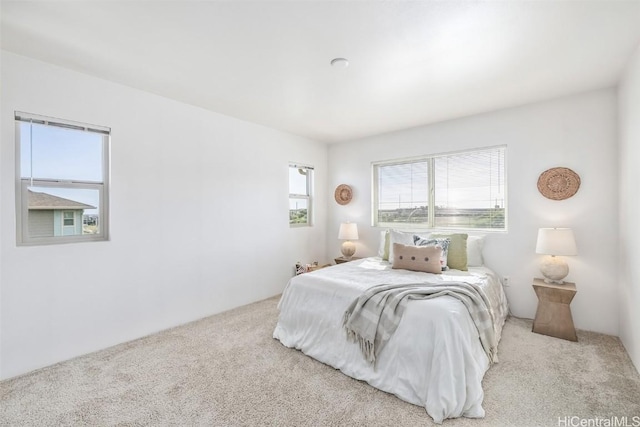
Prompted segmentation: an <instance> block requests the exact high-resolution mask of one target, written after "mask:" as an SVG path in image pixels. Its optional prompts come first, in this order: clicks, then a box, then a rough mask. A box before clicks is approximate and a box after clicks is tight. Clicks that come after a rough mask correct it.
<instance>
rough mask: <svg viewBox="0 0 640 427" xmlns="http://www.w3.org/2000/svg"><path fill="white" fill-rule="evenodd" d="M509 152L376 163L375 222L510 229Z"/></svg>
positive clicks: (498, 150)
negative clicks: (508, 226)
mask: <svg viewBox="0 0 640 427" xmlns="http://www.w3.org/2000/svg"><path fill="white" fill-rule="evenodd" d="M505 152H506V148H505V147H492V148H486V149H481V150H474V151H466V152H460V153H452V154H442V155H433V156H425V157H421V158H416V159H410V160H402V161H391V162H380V163H375V164H374V165H373V175H374V202H373V203H374V206H373V213H374V214H373V222H374V226H382V227H394V226H401V225H403V224H404V225H409V224H410V225H411V226H412V227H426V228H438V229H443V228H450V229H483V230H506V225H507V224H506V189H505V171H506V167H505Z"/></svg>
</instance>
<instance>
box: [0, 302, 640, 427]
mask: <svg viewBox="0 0 640 427" xmlns="http://www.w3.org/2000/svg"><path fill="white" fill-rule="evenodd" d="M277 301H278V300H277V299H276V298H271V299H268V300H265V301H261V302H258V303H255V304H251V305H248V306H245V307H241V308H238V309H235V310H232V311H229V312H226V313H222V314H219V315H216V316H212V317H209V318H206V319H203V320H200V321H198V322H194V323H191V324H188V325H185V326H182V327H178V328H175V329H171V330H168V331H164V332H162V333H159V334H156V335H152V336H149V337H146V338H143V339H140V340H137V341H134V342H131V343H126V344H122V345H119V346H116V347H113V348H110V349H107V350H104V351H100V352H97V353H93V354H90V355H87V356H83V357H79V358H76V359H73V360H70V361H67V362H64V363H60V364H57V365H54V366H51V367H48V368H45V369H41V370H39V371H36V372H33V373H30V374H27V375H24V376H21V377H18V378H14V379H11V380H7V381H4V382H2V383H0V387H1V388H0V425H3V426H4V425H9V426H23V425H24V426H40V425H56V426H58V425H91V426H104V425H171V426H175V425H180V426H205V425H206V426H260V425H272V426H351V425H354V426H364V425H366V426H391V425H393V426H418V425H423V426H428V425H433V422H432V420H431V418H430V417H429V416H428V415H427V413H426V412H425V410H424V409H423V408H421V407H418V406H414V405H411V404H408V403H405V402H403V401H401V400H399V399H397V398H396V397H394V396H392V395H389V394H387V393H384V392H381V391H378V390H376V389H374V388H372V387H370V386H369V385H367V384H365V383H362V382H360V381H356V380H353V379H351V378H348V377H347V376H345V375H343V374H341V373H340V372H339V371H336V370H334V369H333V368H330V367H328V366H326V365H323V364H321V363H319V362H316V361H315V360H313V359H311V358H309V357H307V356H305V355H303V354H302V353H300V352H299V351H295V350H291V349H287V348H285V347H283V346H282V345H281V344H280V343H279V341H276V340H274V339H273V338H271V335H272V331H273V328H274V326H275V323H276V319H277V309H276V304H277ZM578 338H579V342H578V343H572V342H569V341H564V340H559V339H555V338H551V337H546V336H542V335H538V334H533V333H531V321H527V320H521V319H515V318H510V319H509V320H508V321H507V324H506V325H505V329H504V333H503V338H502V341H501V343H500V348H499V356H500V363H498V364H496V365H494V366H493V367H492V368H491V369H490V370H489V372H488V373H487V375H486V376H485V379H484V382H483V386H484V390H485V400H484V407H485V410H486V412H487V415H486V417H485V418H484V419H466V418H461V419H453V420H445V422H444V425H445V426H475V427H480V426H535V427H540V426H573V425H587V424H578V423H580V422H582V420H587V421H584V422H589V421H588V420H590V419H593V420H595V419H600V422H601V424H599V425H606V424H602V422H604V421H602V419H603V418H607V419H610V420H611V419H612V418H615V419H616V420H621V421H625V422H626V423H627V424H628V425H636V426H638V425H640V376H639V375H638V372H637V371H636V370H635V368H634V367H633V365H632V364H631V361H630V359H629V357H628V356H627V354H626V353H625V351H624V349H623V347H622V345H621V343H620V341H619V340H618V339H617V338H615V337H610V336H606V335H601V334H596V333H590V332H580V331H579V332H578ZM572 417H576V418H572ZM623 417H627V419H626V420H625V419H624V418H623ZM634 417H637V418H634ZM634 421H637V422H636V424H633V422H634ZM594 423H595V421H594ZM588 425H598V424H588ZM611 425H613V424H611ZM621 425H625V424H621Z"/></svg>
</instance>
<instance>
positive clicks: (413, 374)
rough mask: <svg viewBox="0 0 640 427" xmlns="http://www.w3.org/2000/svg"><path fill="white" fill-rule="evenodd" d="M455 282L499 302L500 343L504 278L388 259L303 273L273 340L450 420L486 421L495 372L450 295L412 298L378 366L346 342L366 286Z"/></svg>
mask: <svg viewBox="0 0 640 427" xmlns="http://www.w3.org/2000/svg"><path fill="white" fill-rule="evenodd" d="M424 280H445V281H446V280H451V281H464V282H474V283H478V284H481V285H482V287H483V289H484V290H485V292H486V293H487V296H488V297H489V299H490V301H491V303H492V310H493V316H494V318H495V324H496V326H495V327H496V338H497V339H498V340H499V339H500V333H501V331H502V325H503V324H504V321H505V318H506V315H507V303H506V298H505V295H504V292H503V290H502V286H501V285H500V282H499V281H498V278H497V277H496V275H495V274H494V273H493V272H492V271H491V270H489V269H488V268H485V267H476V268H470V271H468V272H462V271H457V270H450V271H448V272H444V273H443V274H429V273H420V272H413V271H407V270H393V269H391V266H390V264H389V263H387V262H385V261H382V260H380V258H366V259H364V260H359V261H353V262H350V263H344V264H339V265H336V266H333V267H329V268H323V269H320V270H317V271H315V272H313V273H307V274H303V275H300V276H296V277H294V278H292V279H291V281H290V282H289V284H288V285H287V287H286V289H285V291H284V293H283V295H282V299H281V300H280V304H279V305H278V307H279V309H280V317H279V319H278V324H277V326H276V329H275V331H274V332H273V337H274V338H276V339H278V340H280V341H281V342H282V344H284V345H285V346H287V347H291V348H296V349H299V350H301V351H302V352H303V353H305V354H307V355H309V356H311V357H313V358H314V359H317V360H319V361H320V362H323V363H326V364H328V365H330V366H333V367H334V368H336V369H340V370H341V371H342V372H343V373H345V374H346V375H349V376H350V377H353V378H356V379H359V380H363V381H366V382H368V383H369V384H371V385H372V386H374V387H376V388H378V389H380V390H384V391H386V392H389V393H393V394H395V395H396V396H398V397H399V398H400V399H402V400H405V401H407V402H410V403H413V404H415V405H420V406H423V407H424V408H426V410H427V413H428V414H429V415H430V416H431V417H432V418H433V420H434V421H435V422H437V423H441V422H442V420H443V419H445V418H454V417H461V416H464V417H472V418H478V417H483V416H484V409H483V408H482V399H483V391H482V384H481V382H482V378H483V376H484V374H485V372H486V371H487V369H488V368H489V360H488V358H487V355H486V354H485V352H484V350H483V348H482V345H481V344H480V340H479V338H478V331H477V329H476V327H475V325H474V323H473V321H472V320H471V317H470V316H469V313H468V312H467V309H466V308H465V307H464V305H463V304H462V303H461V302H460V301H458V300H456V299H454V298H452V297H449V296H443V297H439V298H435V299H430V300H415V301H411V302H410V303H409V305H408V306H407V309H406V311H405V313H404V316H403V318H402V321H401V322H400V325H399V326H398V329H397V330H396V331H395V333H394V334H393V336H392V337H391V338H390V340H389V341H388V343H387V344H386V345H385V347H384V348H383V349H382V351H381V353H380V355H379V358H378V359H377V361H376V365H375V368H374V367H373V366H371V365H370V364H368V363H367V362H366V361H365V359H364V357H363V356H362V353H361V351H360V348H359V347H358V345H357V344H356V343H352V342H349V341H348V340H347V339H346V334H345V331H344V329H343V327H342V317H343V314H344V312H345V310H346V309H347V307H348V306H349V304H350V303H351V301H353V300H354V299H355V298H357V297H358V296H359V295H360V294H361V293H362V292H363V291H364V290H365V289H367V288H369V287H371V286H373V285H378V284H383V283H388V284H392V283H416V282H420V281H424Z"/></svg>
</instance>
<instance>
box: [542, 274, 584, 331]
mask: <svg viewBox="0 0 640 427" xmlns="http://www.w3.org/2000/svg"><path fill="white" fill-rule="evenodd" d="M533 289H534V290H535V291H536V295H537V296H538V309H537V310H536V318H535V319H534V320H533V329H532V331H533V332H535V333H537V334H543V335H549V336H551V337H556V338H562V339H565V340H569V341H578V336H577V335H576V328H575V327H574V326H573V318H572V317H571V307H569V305H570V304H571V300H572V299H573V297H574V296H575V295H576V292H577V291H576V284H575V283H570V282H564V283H563V284H562V285H557V284H555V283H545V281H544V280H542V279H533Z"/></svg>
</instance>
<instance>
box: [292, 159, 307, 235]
mask: <svg viewBox="0 0 640 427" xmlns="http://www.w3.org/2000/svg"><path fill="white" fill-rule="evenodd" d="M312 189H313V167H311V166H301V165H295V164H290V165H289V225H290V226H292V227H298V226H305V225H307V226H308V225H311V219H312V218H311V212H312V210H311V207H312V200H311V195H312Z"/></svg>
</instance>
